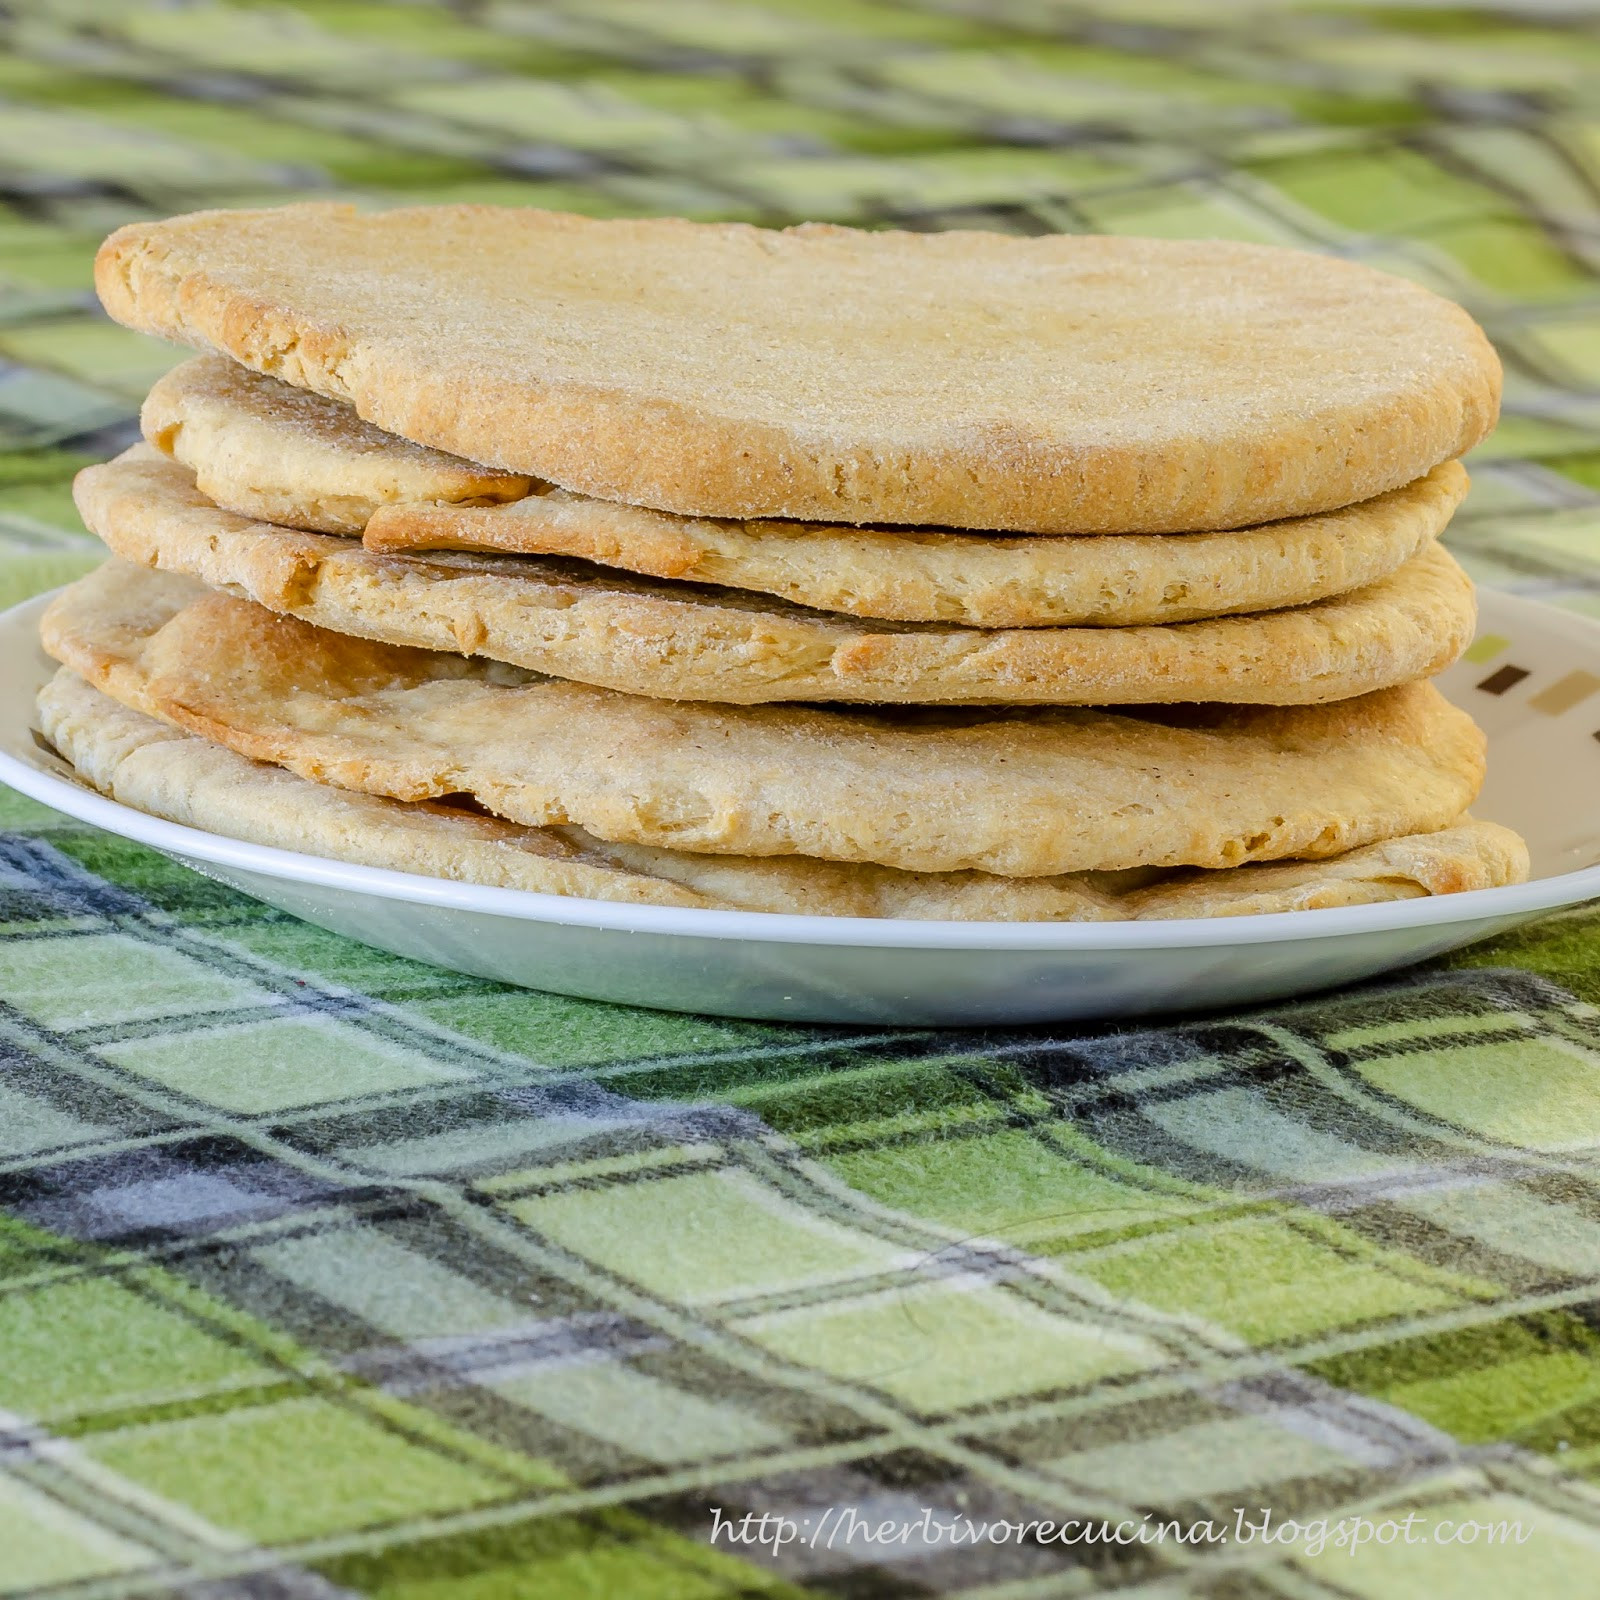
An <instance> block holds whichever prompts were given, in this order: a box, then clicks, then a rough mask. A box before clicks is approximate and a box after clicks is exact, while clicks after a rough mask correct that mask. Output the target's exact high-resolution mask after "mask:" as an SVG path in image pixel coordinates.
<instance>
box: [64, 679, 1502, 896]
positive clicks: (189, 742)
mask: <svg viewBox="0 0 1600 1600" xmlns="http://www.w3.org/2000/svg"><path fill="white" fill-rule="evenodd" d="M38 725H39V727H40V729H41V731H42V732H43V733H44V735H45V737H46V738H47V739H49V741H50V742H51V743H52V744H53V745H54V747H55V748H56V749H57V750H58V751H59V752H60V754H61V756H62V757H63V758H64V759H65V760H66V761H67V762H68V763H69V764H70V765H71V766H72V767H73V768H74V770H75V771H76V772H77V774H78V776H79V777H80V779H82V780H83V781H84V782H85V783H87V784H89V785H90V786H91V787H92V788H94V789H96V790H98V791H99V792H100V793H102V794H104V795H106V796H108V797H109V798H111V799H113V800H116V801H117V802H119V803H120V804H123V805H129V806H132V807H134V808H135V809H137V810H140V811H144V812H148V813H150V814H151V815H154V816H159V817H164V818H166V819H167V820H168V821H170V822H176V823H181V824H182V825H184V826H185V827H191V828H200V829H203V830H205V831H207V832H212V833H221V834H224V835H226V836H227V837H229V838H234V839H244V840H247V841H249V842H250V843H252V844H260V845H269V846H272V847H273V848H275V849H280V850H293V851H297V852H299V853H302V854H309V855H321V856H329V857H332V858H333V859H335V860H339V861H352V862H359V863H360V864H362V865H364V866H373V867H383V868H387V869H389V870H390V871H396V872H410V873H421V874H423V875H425V876H429V877H437V878H447V879H451V880H454V881H456V882H464V883H475V884H484V885H488V886H490V887H494V888H503V889H520V890H525V891H531V892H534V893H539V894H560V895H573V896H579V897H582V898H585V899H591V900H610V901H620V902H623V903H626V904H631V905H671V906H692V907H697V908H701V909H722V910H741V911H775V912H782V913H786V914H796V913H798V914H803V915H823V916H854V917H895V918H905V917H917V918H936V919H951V920H959V921H984V922H989V921H1080V922H1090V921H1094V922H1099V921H1122V920H1132V919H1167V918H1173V917H1190V916H1206V917H1211V916H1242V915H1246V914H1250V913H1258V912H1272V911H1297V910H1312V909H1322V908H1326V907H1330V906H1345V905H1368V904H1372V903H1373V902H1375V901H1382V900H1398V899H1410V898H1414V897H1416V896H1420V895H1428V894H1453V893H1458V892H1461V891H1463V890H1468V889H1482V888H1491V887H1494V886H1495V885H1497V884H1502V883H1512V882H1517V881H1520V879H1521V878H1523V877H1525V876H1526V873H1527V852H1526V849H1525V848H1524V847H1523V845H1522V842H1521V840H1520V839H1518V838H1517V836H1516V835H1515V834H1513V833H1511V832H1510V830H1509V829H1506V828H1501V827H1497V826H1495V825H1494V824H1492V823H1485V822H1479V821H1476V820H1474V819H1472V818H1462V819H1461V820H1460V821H1458V822H1457V823H1455V824H1454V825H1452V826H1451V827H1448V828H1444V829H1441V830H1439V831H1437V832H1434V833H1429V834H1421V835H1409V836H1407V837H1404V838H1400V839H1389V840H1384V841H1383V842H1382V843H1379V844H1375V845H1368V846H1365V847H1364V848H1362V849H1358V850H1354V851H1351V852H1350V853H1348V854H1346V855H1343V856H1336V857H1334V858H1332V859H1331V860H1327V861H1319V862H1299V861H1297V862H1290V863H1283V864H1277V865H1272V866H1247V867H1233V868H1224V869H1222V870H1221V871H1217V872H1211V873H1204V872H1201V873H1196V872H1181V873H1174V874H1167V875H1159V876H1157V877H1156V878H1155V879H1154V880H1153V881H1143V880H1144V879H1145V877H1146V876H1147V875H1144V874H1136V875H1129V876H1131V877H1132V878H1133V879H1134V880H1135V881H1133V882H1131V883H1123V882H1120V881H1119V880H1118V879H1117V877H1116V876H1115V875H1107V874H1081V875H1075V876H1066V877H1056V878H997V877H993V876H990V875H988V874H985V873H979V872H956V873H912V872H899V871H896V870H895V869H893V868H890V867H873V866H841V865H838V864H836V863H833V862H827V861H815V860H809V859H805V858H799V857H790V858H787V859H782V860H751V859H747V858H746V859H741V858H738V857H720V858H719V857H711V856H697V855H692V854H689V853H686V852H683V851H675V850H659V849H650V848H647V847H640V846H616V845H606V844H602V843H601V842H599V841H598V840H595V839H593V838H591V837H589V836H586V835H584V834H583V833H582V832H581V831H580V830H578V829H573V828H565V829H558V828H528V827H522V826H520V825H518V824H516V823H512V822H507V821H504V820H503V819H501V818H498V817H492V816H483V815H477V814H475V813H472V812H467V811H463V810H461V809H459V808H457V807H453V806H449V805H440V804H435V803H431V802H427V801H422V802H415V803H407V802H404V801H398V800H387V799H381V798H376V797H374V796H371V795H366V794H359V793H352V792H350V791H348V790H343V789H334V788H328V787H325V786H323V785H319V784H315V783H312V782H310V781H308V780H307V779H304V778H299V777H296V776H295V775H294V774H293V773H291V772H288V771H287V770H285V769H284V768H282V767H276V766H271V765H268V764H265V763H262V762H257V761H251V760H248V759H247V758H245V757H243V756H240V755H236V754H234V753H233V752H232V751H231V750H227V749H224V748H223V747H222V746H220V745H215V744H212V743H210V742H209V741H207V740H205V739H202V738H200V737H198V736H197V735H194V734H190V733H185V732H183V731H182V730H181V729H177V728H174V727H171V726H169V725H168V724H166V723H163V722H159V721H157V720H156V719H155V718H153V717H148V716H145V715H143V714H142V713H140V712H137V711H133V710H130V709H128V708H127V707H125V706H123V705H120V704H119V703H118V702H117V701H115V700H113V699H111V698H110V697H109V696H108V695H105V694H102V693H101V692H100V691H99V690H97V689H94V688H91V687H90V686H89V684H88V683H86V682H85V681H84V680H83V679H82V678H80V677H78V676H77V674H76V673H74V672H72V671H71V670H70V669H69V668H66V667H63V668H61V669H60V671H59V672H58V673H57V674H56V676H55V677H54V678H53V679H52V680H51V681H50V682H49V683H48V684H46V685H45V687H44V688H43V689H42V690H41V691H40V694H39V699H38Z"/></svg>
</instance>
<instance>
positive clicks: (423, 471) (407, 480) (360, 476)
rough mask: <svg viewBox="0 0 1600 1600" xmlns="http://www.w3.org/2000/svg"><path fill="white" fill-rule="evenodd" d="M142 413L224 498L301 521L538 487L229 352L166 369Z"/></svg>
mask: <svg viewBox="0 0 1600 1600" xmlns="http://www.w3.org/2000/svg"><path fill="white" fill-rule="evenodd" d="M139 422H140V426H141V428H142V429H143V431H144V436H145V438H146V439H148V440H149V441H150V443H151V444H153V445H155V446H156V447H157V448H158V449H160V450H161V451H162V452H163V453H164V454H166V455H169V456H173V457H175V458H176V459H177V460H179V461H181V462H182V463H183V464H184V465H185V466H186V467H189V468H190V469H192V471H193V472H194V474H195V481H196V482H197V483H198V484H199V486H200V489H201V492H202V493H204V494H205V495H207V496H209V497H210V498H211V499H212V500H215V501H216V502H217V504H218V505H224V506H227V507H228V508H229V509H230V510H233V511H240V512H243V513H244V514H245V515H246V516H251V517H257V518H259V519H260V520H261V521H263V522H278V523H282V524H283V525H284V526H285V527H290V528H316V529H320V530H321V531H323V532H324V533H346V534H359V533H360V532H361V530H362V529H363V528H364V527H366V525H367V519H368V518H369V517H370V516H371V515H372V513H373V512H374V511H376V510H377V509H378V508H379V507H381V506H387V505H395V504H404V505H419V504H421V505H469V506H482V505H494V504H498V503H500V502H502V501H506V500H520V499H521V498H522V497H523V496H524V495H526V494H528V493H530V492H531V491H532V488H533V483H532V481H531V480H530V479H528V478H522V477H517V476H516V475H514V474H512V473H505V472H495V471H494V470H493V469H492V468H490V467H480V466H478V465H477V464H476V463H474V462H471V461H463V460H462V459H461V458H460V457H459V456H451V455H446V454H445V453H444V452H443V451H441V450H429V449H427V448H426V447H425V446H423V445H420V444H412V443H411V441H410V440H409V439H401V438H398V437H397V436H396V435H394V434H392V433H385V432H383V430H382V429H381V428H374V427H373V426H372V425H371V424H370V423H367V422H362V421H361V420H360V418H358V417H357V416H356V414H355V412H353V411H352V410H351V409H350V408H349V407H348V406H341V405H338V404H336V403H335V402H334V401H331V400H324V399H323V398H322V396H321V395H315V394H312V393H311V392H310V391H309V390H306V389H295V388H293V387H291V386H290V385H289V384H287V383H278V382H277V381H276V380H275V379H272V378H263V377H260V376H259V375H258V374H256V373H254V372H251V371H250V370H249V369H248V368H247V367H241V366H240V365H239V364H238V363H237V362H236V361H228V360H226V359H224V358H223V357H221V356H200V357H197V358H196V359H195V360H193V361H185V362H184V363H183V364H182V365H181V366H177V367H174V368H173V369H172V370H171V371H170V372H167V373H165V374H163V375H162V376H161V377H160V378H158V379H157V380H156V383H155V386H154V387H153V388H152V389H151V391H150V393H149V394H148V395H146V396H145V401H144V405H143V407H142V408H141V410H140V412H139ZM313 484H314V485H315V486H316V487H315V491H314V494H313V493H311V492H310V489H309V486H310V485H313Z"/></svg>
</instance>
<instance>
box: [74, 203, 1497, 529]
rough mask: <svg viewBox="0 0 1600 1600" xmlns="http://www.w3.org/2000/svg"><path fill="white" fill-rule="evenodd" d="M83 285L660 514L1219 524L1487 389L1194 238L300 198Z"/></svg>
mask: <svg viewBox="0 0 1600 1600" xmlns="http://www.w3.org/2000/svg"><path fill="white" fill-rule="evenodd" d="M95 285H96V287H97V289H98V290H99V293H100V298H101V300H102V302H103V303H104V305H105V307H106V310H107V311H108V312H110V314H111V315H112V316H113V317H114V318H116V320H117V321H119V322H122V323H125V324H126V325H127V326H129V327H133V328H138V329H140V330H142V331H143V332H146V333H154V334H159V335H161V336H162V337H164V338H169V339H176V340H179V341H181V342H183V343H186V344H190V345H194V346H196V347H198V348H201V349H210V350H215V351H219V352H221V353H222V354H224V355H228V356H231V357H232V358H233V359H234V360H236V361H238V362H240V363H242V364H243V365H244V366H247V367H251V368H253V369H254V370H256V371H258V372H265V373H268V374H270V375H271V376H273V377H277V378H281V379H283V380H284V382H286V383H290V384H293V385H295V386H296V387H299V388H305V389H311V390H314V391H315V392H317V393H318V394H324V395H328V396H330V397H331V398H333V399H335V400H342V401H345V402H347V403H349V404H351V405H353V406H354V407H355V409H356V411H357V412H358V413H359V414H360V415H361V416H362V417H363V418H364V419H365V420H366V421H368V422H373V423H376V424H377V425H378V426H379V427H380V428H383V429H384V430H386V431H387V432H389V433H395V434H399V435H400V436H401V437H402V438H406V439H411V440H415V441H416V442H417V443H419V444H425V445H431V446H433V447H434V448H435V449H439V450H446V451H449V452H451V453H452V454H455V455H458V456H463V457H465V458H466V459H468V460H470V461H478V462H482V463H484V464H485V465H488V466H491V467H496V468H499V469H501V470H503V471H506V472H510V473H517V474H523V475H526V476H528V477H534V478H540V479H543V480H546V481H548V482H551V483H556V484H559V485H560V486H561V487H563V488H566V489H571V490H575V491H577V492H580V493H583V494H590V495H596V496H598V497H599V498H600V499H603V500H623V501H627V502H629V503H631V504H636V505H644V506H653V507H655V508H656V509H658V510H663V511H677V512H682V513H684V514H686V515H690V516H716V517H735V518H752V517H784V518H794V519H797V520H800V521H805V522H851V523H873V524H880V523H903V524H911V525H924V526H938V527H951V528H978V529H985V530H994V529H999V530H1016V531H1019V532H1031V533H1099V532H1109V533H1177V532H1187V531H1190V530H1193V529H1208V528H1242V527H1249V526H1252V525H1254V524H1256V523H1260V522H1270V521H1275V520H1277V519H1280V518H1283V517H1300V516H1307V515H1311V514H1313V513H1315V512H1319V511H1328V510H1332V509H1333V508H1334V507H1336V506H1342V505H1349V504H1352V503H1353V502H1355V501H1358V500H1368V499H1371V498H1372V497H1373V496H1375V495H1379V494H1383V493H1386V492H1387V491H1388V490H1391V489H1398V488H1400V487H1401V486H1402V485H1404V484H1407V483H1410V482H1412V481H1413V480H1414V479H1417V478H1420V477H1421V476H1423V474H1424V473H1426V472H1428V471H1429V470H1431V469H1432V468H1433V467H1435V466H1437V465H1438V464H1439V463H1440V462H1441V461H1448V460H1452V459H1453V458H1455V457H1457V456H1460V455H1463V454H1464V453H1465V452H1466V451H1467V450H1469V449H1471V448H1472V446H1473V445H1475V444H1476V443H1477V442H1478V441H1479V440H1480V439H1482V438H1483V437H1484V436H1485V435H1486V434H1487V433H1488V432H1489V430H1490V429H1491V428H1492V427H1493V426H1494V422H1495V417H1496V414H1497V411H1498V406H1499V394H1500V368H1499V363H1498V361H1497V360H1496V358H1495V355H1494V352H1493V350H1492V349H1491V347H1490V345H1489V343H1488V341H1487V340H1486V339H1485V338H1484V336H1483V334H1482V332H1481V331H1480V330H1479V329H1478V327H1477V326H1476V324H1475V323H1474V322H1473V321H1472V319H1471V318H1470V317H1469V316H1468V315H1467V314H1466V312H1464V311H1462V310H1461V309H1460V307H1458V306H1454V305H1452V304H1450V303H1449V302H1448V301H1446V300H1442V299H1440V298H1439V297H1438V296H1436V295H1434V294H1432V293H1430V292H1429V291H1428V290H1426V289H1423V288H1421V287H1419V286H1418V285H1416V284H1413V283H1409V282H1407V281H1405V280H1404V279H1401V278H1396V277H1391V276H1389V275H1388V274H1386V273H1382V272H1377V271H1374V270H1373V269H1372V268H1370V267H1366V266H1362V265H1360V264H1358V263H1356V262H1353V261H1343V260H1336V259H1332V258H1330V257H1326V256H1318V255H1309V254H1305V253H1302V252H1300V251H1295V250H1283V249H1276V248H1271V247H1267V246H1262V245H1253V244H1235V243H1228V242H1224V241H1219V240H1187V239H1130V238H1096V237H1089V236H1078V235H1067V236H1062V235H1056V236H1052V237H1046V238H1026V239H1024V238H1016V237H1011V236H1008V235H1002V234H991V233H971V232H964V233H963V232H956V233H931V234H922V233H895V232H887V231H885V232H876V231H873V232H867V231H858V230H855V229H851V228H838V227H830V226H820V225H816V224H807V225H805V226H803V227H799V228H789V229H785V230H783V231H782V232H774V231H771V230H767V229H762V228H752V227H748V226H745V225H744V224H742V223H694V222H684V221H679V220H676V219H663V218H652V219H643V220H613V221H597V220H595V219H593V218H589V217H579V216H568V215H562V214H560V213H555V212H549V211H537V210H532V209H525V208H520V207H519V208H506V209H500V208H495V207H490V206H470V205H458V206H434V207H418V208H411V209H406V210H398V211H389V212H382V213H371V212H361V211H357V210H356V209H355V208H354V207H351V206H348V205H336V204H315V205H291V206H284V207H281V208H279V209H277V210H267V211H212V212H201V213H197V214H194V215H191V216H184V217H174V218H171V219H169V220H167V221H164V222H136V223H131V224H129V225H128V226H127V227H124V228H120V229H118V230H117V232H116V233H114V234H112V235H111V237H110V238H109V239H108V240H107V241H106V242H105V244H104V245H103V246H102V247H101V250H100V253H99V256H98V258H97V260H96V263H95Z"/></svg>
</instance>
